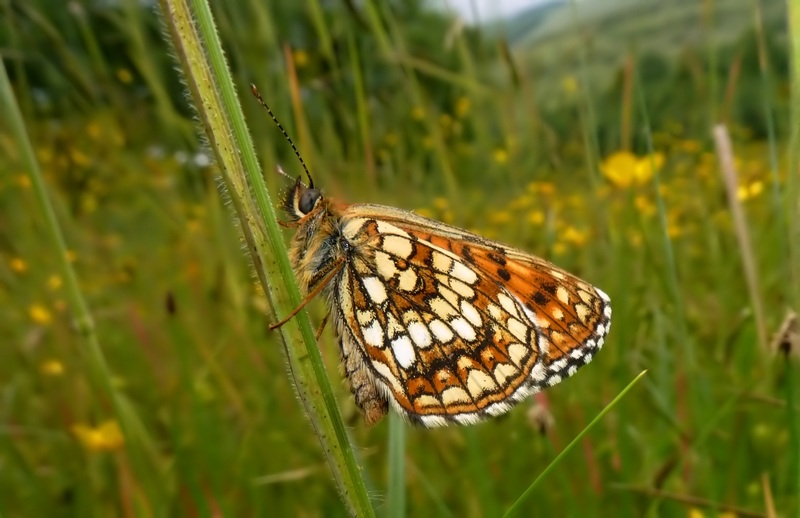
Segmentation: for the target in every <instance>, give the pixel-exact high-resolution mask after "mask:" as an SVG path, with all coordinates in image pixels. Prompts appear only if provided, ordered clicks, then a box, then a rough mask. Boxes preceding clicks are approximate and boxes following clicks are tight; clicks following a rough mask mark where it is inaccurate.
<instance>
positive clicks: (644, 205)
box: [633, 194, 656, 217]
mask: <svg viewBox="0 0 800 518" xmlns="http://www.w3.org/2000/svg"><path fill="white" fill-rule="evenodd" d="M633 204H634V206H635V207H636V210H638V211H639V212H641V213H642V215H644V216H648V217H649V216H652V215H653V214H655V213H656V206H655V205H654V204H653V202H652V201H651V200H650V199H649V198H648V197H647V196H644V195H641V194H640V195H638V196H636V198H635V199H634V200H633Z"/></svg>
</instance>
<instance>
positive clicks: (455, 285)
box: [447, 277, 475, 299]
mask: <svg viewBox="0 0 800 518" xmlns="http://www.w3.org/2000/svg"><path fill="white" fill-rule="evenodd" d="M447 285H448V286H450V287H451V288H452V289H453V291H455V292H456V293H458V294H459V295H461V296H462V297H464V298H465V299H472V298H474V297H475V290H473V289H472V288H470V287H469V286H468V285H467V284H465V283H463V282H461V281H459V280H458V279H456V278H454V277H449V278H448V282H447Z"/></svg>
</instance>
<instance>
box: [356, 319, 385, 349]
mask: <svg viewBox="0 0 800 518" xmlns="http://www.w3.org/2000/svg"><path fill="white" fill-rule="evenodd" d="M361 335H362V336H363V337H364V341H365V342H366V343H367V344H368V345H371V346H373V347H383V329H382V328H381V325H380V324H379V323H378V321H377V320H373V321H372V323H371V324H369V325H368V326H365V327H362V328H361Z"/></svg>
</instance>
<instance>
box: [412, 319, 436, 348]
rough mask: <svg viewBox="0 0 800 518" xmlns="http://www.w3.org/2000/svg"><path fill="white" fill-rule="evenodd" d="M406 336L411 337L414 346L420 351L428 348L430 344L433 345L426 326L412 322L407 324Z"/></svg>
mask: <svg viewBox="0 0 800 518" xmlns="http://www.w3.org/2000/svg"><path fill="white" fill-rule="evenodd" d="M408 334H409V336H411V340H412V341H413V342H414V345H416V346H417V347H419V348H421V349H424V348H426V347H430V345H431V343H433V340H432V338H431V333H430V331H428V326H426V325H425V324H423V323H421V322H416V321H414V322H411V323H409V324H408Z"/></svg>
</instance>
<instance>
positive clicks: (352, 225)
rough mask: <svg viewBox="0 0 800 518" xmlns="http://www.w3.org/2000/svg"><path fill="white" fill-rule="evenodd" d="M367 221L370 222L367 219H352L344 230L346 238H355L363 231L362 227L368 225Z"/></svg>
mask: <svg viewBox="0 0 800 518" xmlns="http://www.w3.org/2000/svg"><path fill="white" fill-rule="evenodd" d="M367 221H369V220H368V219H366V218H353V219H351V220H350V221H348V222H347V224H346V225H345V226H344V228H342V234H344V236H345V237H346V238H349V239H352V238H354V237H355V236H356V235H357V234H358V233H359V232H360V231H361V229H362V227H363V226H364V225H366V224H367Z"/></svg>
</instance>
